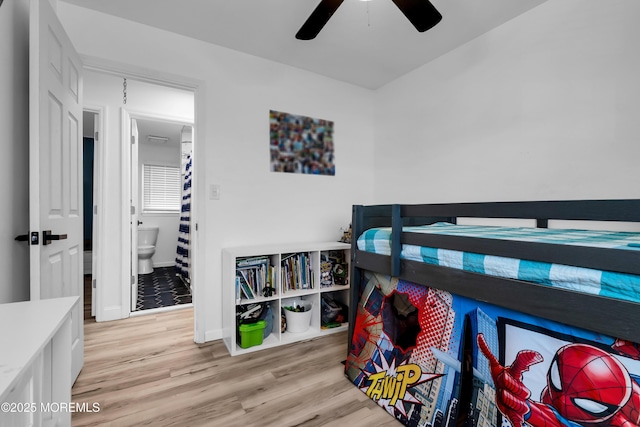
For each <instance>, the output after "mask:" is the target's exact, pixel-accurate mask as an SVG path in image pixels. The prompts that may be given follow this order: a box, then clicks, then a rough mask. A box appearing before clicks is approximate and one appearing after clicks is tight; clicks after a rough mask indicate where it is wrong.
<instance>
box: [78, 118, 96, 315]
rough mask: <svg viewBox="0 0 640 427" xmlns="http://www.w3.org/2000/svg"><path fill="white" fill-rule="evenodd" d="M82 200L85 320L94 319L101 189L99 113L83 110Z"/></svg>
mask: <svg viewBox="0 0 640 427" xmlns="http://www.w3.org/2000/svg"><path fill="white" fill-rule="evenodd" d="M82 123H83V129H82V142H83V143H82V181H83V182H82V185H83V187H82V192H83V194H82V197H83V221H82V222H83V232H82V233H83V274H84V318H85V319H88V318H90V317H95V298H96V294H95V293H94V292H93V290H94V288H95V286H94V284H95V281H94V279H93V277H94V275H95V268H96V262H95V258H96V251H94V250H93V249H94V244H97V242H96V240H97V238H98V233H97V232H96V227H97V226H98V224H97V223H96V221H95V215H96V213H97V210H96V203H95V200H94V196H95V195H97V193H98V191H99V188H98V187H97V186H96V183H97V181H98V180H97V179H96V176H98V175H99V167H100V162H99V161H97V156H98V153H99V150H98V149H97V148H98V144H99V143H100V141H99V139H98V138H99V131H98V128H99V123H100V116H99V111H98V110H95V111H93V110H84V111H83V113H82Z"/></svg>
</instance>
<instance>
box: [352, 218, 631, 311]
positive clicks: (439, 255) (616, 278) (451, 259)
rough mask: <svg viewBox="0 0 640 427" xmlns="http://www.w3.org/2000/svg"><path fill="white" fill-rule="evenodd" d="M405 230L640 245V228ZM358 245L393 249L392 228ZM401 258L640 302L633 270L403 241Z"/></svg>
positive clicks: (373, 233)
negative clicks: (478, 252) (511, 256)
mask: <svg viewBox="0 0 640 427" xmlns="http://www.w3.org/2000/svg"><path fill="white" fill-rule="evenodd" d="M403 231H405V232H413V233H430V234H445V235H453V236H465V237H480V238H488V239H505V240H519V241H527V242H540V243H556V244H570V245H578V246H590V247H600V248H616V249H624V250H633V251H638V250H640V233H631V232H611V231H587V230H564V229H563V230H559V229H558V230H556V229H542V228H515V227H496V226H471V225H454V224H449V223H442V222H440V223H436V224H432V225H427V226H415V227H404V228H403ZM357 246H358V249H360V250H363V251H367V252H373V253H377V254H381V255H390V254H391V228H390V227H389V228H386V227H383V228H373V229H370V230H367V231H365V232H364V233H363V234H362V235H361V236H359V237H358V241H357ZM400 258H402V259H406V260H411V261H419V262H424V263H427V264H434V265H441V266H446V267H451V268H456V269H460V270H465V271H471V272H475V273H482V274H488V275H492V276H498V277H504V278H511V279H518V280H524V281H527V282H534V283H538V284H542V285H547V286H552V287H557V288H563V289H569V290H574V291H579V292H584V293H588V294H595V295H601V296H606V297H611V298H617V299H622V300H627V301H635V302H640V276H636V275H631V274H625V273H616V272H611V271H600V270H593V269H589V268H582V267H573V266H567V265H560V264H550V263H545V262H537V261H528V260H519V259H514V258H505V257H498V256H493V255H483V254H476V253H468V252H459V251H453V250H448V249H438V248H430V247H420V246H412V245H403V246H402V252H401V254H400Z"/></svg>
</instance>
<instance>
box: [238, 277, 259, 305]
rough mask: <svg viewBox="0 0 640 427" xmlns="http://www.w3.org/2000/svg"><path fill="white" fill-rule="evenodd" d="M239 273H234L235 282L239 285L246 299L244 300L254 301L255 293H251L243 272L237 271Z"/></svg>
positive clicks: (251, 290)
mask: <svg viewBox="0 0 640 427" xmlns="http://www.w3.org/2000/svg"><path fill="white" fill-rule="evenodd" d="M239 273H240V274H238V271H236V282H237V283H239V284H240V289H241V291H242V294H243V295H244V296H245V297H246V299H255V297H256V296H255V293H254V292H253V289H251V285H249V282H248V280H247V276H246V275H245V273H244V272H243V271H239Z"/></svg>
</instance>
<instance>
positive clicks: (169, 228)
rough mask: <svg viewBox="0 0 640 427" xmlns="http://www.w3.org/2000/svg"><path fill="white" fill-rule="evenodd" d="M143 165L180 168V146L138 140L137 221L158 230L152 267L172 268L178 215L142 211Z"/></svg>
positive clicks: (178, 220)
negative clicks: (138, 213) (138, 209)
mask: <svg viewBox="0 0 640 427" xmlns="http://www.w3.org/2000/svg"><path fill="white" fill-rule="evenodd" d="M145 163H146V164H150V165H162V166H174V167H177V168H180V166H181V165H180V145H179V144H176V143H175V142H174V143H173V144H169V143H167V144H164V145H163V144H157V143H149V142H147V141H144V140H140V145H139V149H138V183H139V186H138V188H139V189H138V196H139V202H138V206H139V207H140V216H139V220H140V221H142V223H143V224H142V227H158V229H159V232H158V241H157V243H156V253H155V254H154V255H153V258H152V261H153V265H154V266H156V267H168V266H173V265H175V259H176V250H177V247H178V226H179V224H180V213H179V212H175V213H145V212H144V211H143V210H142V209H143V205H142V165H143V164H145Z"/></svg>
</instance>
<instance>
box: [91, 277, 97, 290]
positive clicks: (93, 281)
mask: <svg viewBox="0 0 640 427" xmlns="http://www.w3.org/2000/svg"><path fill="white" fill-rule="evenodd" d="M91 287H92V288H93V289H95V288H96V279H93V280H92V281H91Z"/></svg>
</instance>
